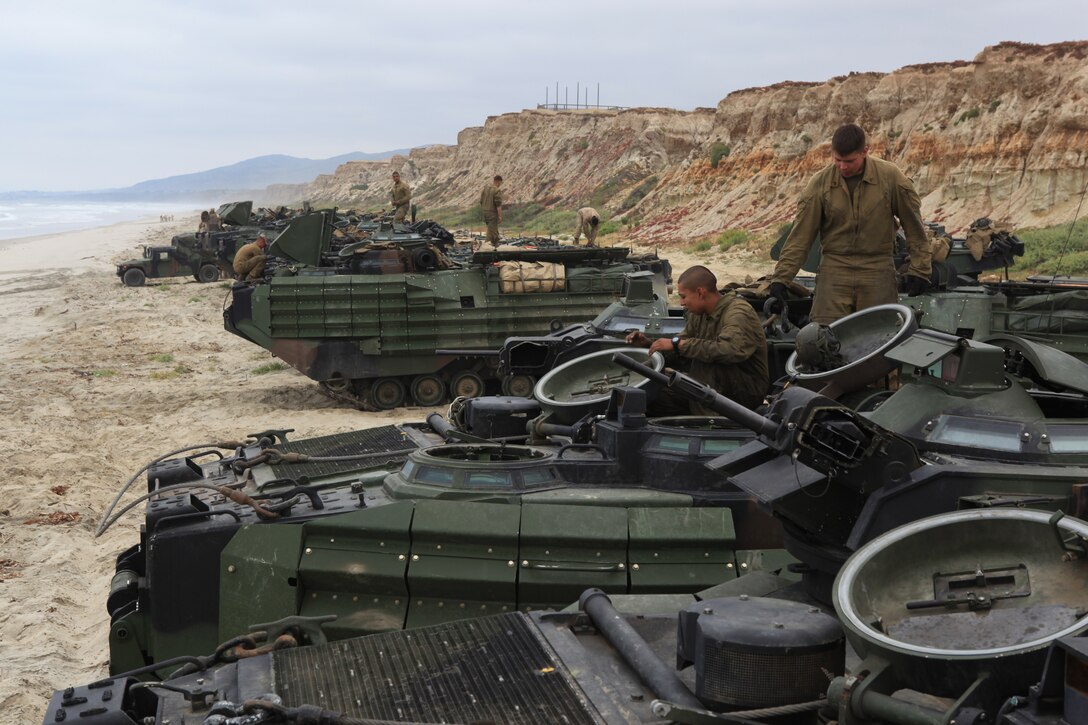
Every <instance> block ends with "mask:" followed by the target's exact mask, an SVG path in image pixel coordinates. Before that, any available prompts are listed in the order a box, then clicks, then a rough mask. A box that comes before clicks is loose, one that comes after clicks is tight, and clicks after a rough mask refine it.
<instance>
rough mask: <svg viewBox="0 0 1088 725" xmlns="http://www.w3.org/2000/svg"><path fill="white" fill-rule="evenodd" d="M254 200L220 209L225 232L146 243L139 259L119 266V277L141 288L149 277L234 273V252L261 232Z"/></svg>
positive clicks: (209, 277) (209, 278)
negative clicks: (164, 243)
mask: <svg viewBox="0 0 1088 725" xmlns="http://www.w3.org/2000/svg"><path fill="white" fill-rule="evenodd" d="M252 210H253V202H250V201H242V202H234V203H231V204H224V205H222V206H221V207H219V209H218V212H217V213H218V214H219V217H220V219H221V220H222V222H223V229H222V231H217V232H197V233H193V234H179V235H177V236H175V237H174V238H173V239H171V240H170V246H161V247H155V246H146V247H144V252H143V256H142V257H141V258H139V259H128V260H125V261H124V262H121V263H120V264H118V265H117V276H118V277H120V278H121V281H122V282H123V283H124V284H125V285H126V286H128V287H139V286H141V285H143V284H144V282H145V281H146V280H147V279H148V278H151V279H159V278H162V277H185V276H188V275H192V277H193V279H195V280H196V281H197V282H215V281H217V280H218V279H219V278H220V276H221V275H226V276H228V277H229V276H231V275H232V274H233V268H232V264H233V261H234V253H235V252H236V251H238V248H239V247H241V246H243V245H245V244H247V243H249V242H251V241H253V240H254V239H256V238H257V235H259V234H260V233H261V228H260V226H258V223H257V221H256V220H253V219H251V216H252Z"/></svg>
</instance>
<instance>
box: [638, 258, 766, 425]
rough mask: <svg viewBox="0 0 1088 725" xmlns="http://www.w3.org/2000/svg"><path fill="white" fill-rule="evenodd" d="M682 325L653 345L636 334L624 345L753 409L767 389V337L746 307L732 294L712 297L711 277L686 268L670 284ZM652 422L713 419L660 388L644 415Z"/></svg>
mask: <svg viewBox="0 0 1088 725" xmlns="http://www.w3.org/2000/svg"><path fill="white" fill-rule="evenodd" d="M676 288H677V293H678V294H679V295H680V306H681V307H683V308H684V309H685V310H687V312H688V316H687V323H686V324H685V325H684V329H683V330H681V331H680V334H679V335H677V336H676V337H673V338H671V339H670V338H667V337H662V338H658V339H656V340H654V341H652V342H651V341H650V338H648V337H646V335H645V334H643V333H642V332H641V331H637V330H636V331H635V332H632V333H630V334H629V335H628V336H627V343H628V344H630V345H638V346H640V347H649V348H650V352H660V353H662V354H663V355H665V360H666V363H667V364H668V365H669V366H670V367H673V368H676V369H679V370H682V371H685V372H686V373H687V374H688V375H690V376H691V377H693V378H695V379H696V380H698V381H699V382H701V383H703V384H704V385H709V386H710V387H712V388H714V390H716V391H718V392H719V393H721V394H722V395H724V396H726V397H728V398H731V399H732V400H734V401H736V402H737V403H740V404H741V405H743V406H745V407H746V408H756V407H758V406H759V405H760V404H761V403H762V402H763V398H764V396H766V394H767V391H768V389H769V388H770V385H771V382H770V372H769V370H768V367H767V337H766V335H765V334H764V332H763V325H762V324H761V323H760V321H759V315H757V314H756V311H755V310H754V309H753V308H752V305H751V304H749V303H748V301H747V300H744V299H742V298H740V297H738V296H737V295H736V293H735V292H726V293H724V294H723V293H721V292H720V291H718V280H717V278H716V277H715V276H714V273H713V272H711V271H710V270H709V269H707V268H706V267H703V266H695V267H689V268H688V269H687V270H685V271H684V273H683V274H681V275H680V277H679V279H677V281H676ZM647 413H649V414H650V415H653V416H666V415H718V414H717V413H715V412H714V411H713V410H711V409H710V408H706V407H704V406H703V405H701V404H700V403H697V402H695V401H692V400H688V399H687V398H685V397H683V396H681V395H679V394H677V393H674V392H673V391H672V389H670V388H663V389H662V390H661V391H660V392H659V393H658V396H657V398H656V399H655V400H654V402H653V403H652V404H651V405H650V408H649V410H648V411H647Z"/></svg>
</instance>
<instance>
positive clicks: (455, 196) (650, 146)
mask: <svg viewBox="0 0 1088 725" xmlns="http://www.w3.org/2000/svg"><path fill="white" fill-rule="evenodd" d="M850 121H853V122H856V123H858V124H860V125H861V126H862V127H863V128H865V129H866V131H867V132H868V133H869V146H870V152H871V153H873V154H875V155H876V156H879V157H881V158H885V159H889V160H891V161H894V162H895V163H896V164H898V165H899V166H900V168H902V169H903V170H904V171H905V172H906V173H907V174H908V175H909V176H910V177H911V178H912V179H913V180H914V183H915V185H916V187H917V189H918V192H919V194H920V195H921V197H922V212H923V216H924V217H925V218H926V219H931V220H935V221H942V222H944V223H945V224H946V225H947V226H948V227H949V228H950V229H951V230H957V229H962V228H963V227H964V226H966V225H967V224H969V223H970V222H971V221H972V220H973V219H975V218H977V217H979V216H982V215H987V216H991V217H994V218H998V219H1003V220H1007V221H1010V222H1013V223H1014V224H1016V225H1018V226H1043V225H1048V224H1056V223H1061V222H1065V221H1069V220H1070V219H1071V218H1072V217H1073V215H1074V213H1075V212H1076V208H1077V204H1078V202H1079V201H1080V198H1081V194H1082V191H1083V190H1084V188H1085V184H1086V183H1088V41H1074V42H1066V43H1057V44H1052V45H1028V44H1023V43H1012V42H1006V43H1001V44H999V45H996V46H992V47H988V48H986V49H985V50H983V51H982V52H981V53H979V54H978V56H977V57H975V58H974V59H973V60H971V61H955V62H949V63H930V64H924V65H911V66H906V67H903V68H900V69H898V70H896V71H893V72H891V73H851V74H850V75H848V76H844V77H837V78H832V79H829V80H827V81H825V82H822V83H799V82H788V81H787V82H783V83H779V84H776V85H773V86H769V87H764V88H749V89H745V90H740V91H736V92H734V93H730V94H729V95H728V96H726V97H725V98H724V99H722V100H721V101H720V102H719V103H718V105H717V107H716V108H713V109H710V108H699V109H695V110H694V111H678V110H672V109H665V108H634V109H627V110H619V111H616V110H596V109H587V110H573V111H554V110H543V109H534V110H525V111H522V112H520V113H508V114H503V115H501V116H494V117H490V118H488V119H487V121H486V122H485V123H484V125H483V126H482V127H473V128H466V129H464V130H463V131H461V133H460V134H459V135H458V138H457V143H456V144H455V145H451V146H430V147H426V148H420V149H415V150H413V151H412V152H411V153H409V154H408V155H407V156H394V157H392V158H391V159H389V160H387V161H353V162H348V163H345V164H343V165H341V166H340V167H339V168H338V169H337V170H336V172H335V173H333V174H331V175H323V176H319V177H318V178H317V179H315V180H314V181H313V182H312V183H311V184H309V185H305V186H302V187H279V188H277V187H272V188H270V192H272V193H274V194H275V195H276V196H278V197H279V198H280V199H282V200H285V201H286V200H290V199H291V198H292V197H294V198H295V199H299V198H309V199H313V200H315V201H320V202H322V203H335V204H338V205H340V206H341V207H356V208H372V207H375V206H380V205H386V204H387V203H388V196H389V186H390V181H389V176H390V174H391V172H392V171H394V170H396V171H399V172H400V174H401V176H402V178H404V179H405V180H406V181H407V182H408V183H409V184H410V185H411V186H412V188H413V190H414V198H413V201H414V202H416V203H418V204H420V206H421V207H422V208H424V209H425V210H427V212H430V211H431V210H440V209H454V208H458V207H462V208H464V207H471V206H472V205H474V204H475V203H476V201H477V198H478V194H479V190H480V188H481V186H482V185H483V184H484V183H485V181H486V180H487V179H489V178H490V177H491V176H492V175H493V174H495V173H501V174H502V175H503V177H504V178H505V184H504V188H505V189H506V190H507V199H508V202H514V203H523V204H534V205H536V206H537V207H539V209H540V210H542V211H544V210H548V209H575V208H577V207H580V206H584V205H587V204H589V205H592V206H595V207H597V208H598V209H599V210H601V211H602V212H604V213H605V214H606V215H607V216H610V217H612V218H613V219H616V220H618V221H620V222H621V223H625V224H626V231H627V234H628V236H630V237H631V238H633V239H636V240H641V241H645V242H654V243H666V244H667V243H668V242H671V241H691V240H693V239H699V238H706V237H709V236H711V235H714V234H716V233H720V232H721V231H723V230H726V229H737V228H742V229H748V230H756V229H765V228H768V227H772V226H776V225H778V224H780V223H782V222H784V221H788V220H789V219H790V218H791V217H792V215H793V212H794V207H795V204H796V200H797V197H798V194H799V193H800V192H801V190H802V189H803V187H804V184H805V183H806V181H807V179H808V178H809V177H810V176H811V174H812V173H814V172H815V171H817V170H818V169H820V168H821V167H823V166H824V165H825V164H827V163H828V161H829V154H830V143H829V140H830V137H831V134H832V132H833V131H834V130H835V128H836V127H838V126H839V125H840V124H841V123H845V122H850ZM712 159H713V161H714V163H712ZM427 215H428V213H425V214H424V216H427Z"/></svg>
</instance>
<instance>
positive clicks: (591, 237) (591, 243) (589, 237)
mask: <svg viewBox="0 0 1088 725" xmlns="http://www.w3.org/2000/svg"><path fill="white" fill-rule="evenodd" d="M582 231H584V232H585V233H586V246H587V247H595V246H597V227H595V226H594V225H592V224H586V225H585V226H584V227H582Z"/></svg>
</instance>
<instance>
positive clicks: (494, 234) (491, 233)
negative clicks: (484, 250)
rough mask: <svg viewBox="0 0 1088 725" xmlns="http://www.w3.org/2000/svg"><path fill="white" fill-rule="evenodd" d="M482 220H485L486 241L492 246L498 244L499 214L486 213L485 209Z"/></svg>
mask: <svg viewBox="0 0 1088 725" xmlns="http://www.w3.org/2000/svg"><path fill="white" fill-rule="evenodd" d="M484 221H485V222H487V241H489V242H491V246H493V247H497V246H499V215H498V214H495V213H491V214H488V213H487V212H486V211H485V212H484Z"/></svg>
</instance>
